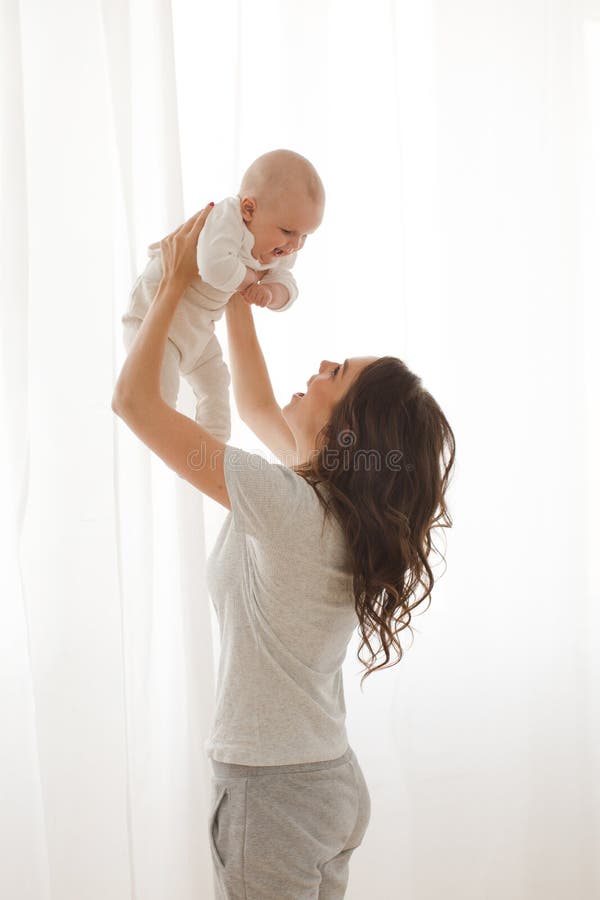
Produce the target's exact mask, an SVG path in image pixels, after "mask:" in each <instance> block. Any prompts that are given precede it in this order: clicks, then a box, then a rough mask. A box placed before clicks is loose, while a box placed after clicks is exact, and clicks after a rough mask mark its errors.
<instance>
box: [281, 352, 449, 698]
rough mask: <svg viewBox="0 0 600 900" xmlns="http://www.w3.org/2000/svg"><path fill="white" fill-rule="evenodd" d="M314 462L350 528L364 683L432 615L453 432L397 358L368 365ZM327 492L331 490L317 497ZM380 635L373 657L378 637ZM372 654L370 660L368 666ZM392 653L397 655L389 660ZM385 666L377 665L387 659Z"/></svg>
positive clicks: (327, 500)
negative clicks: (419, 616)
mask: <svg viewBox="0 0 600 900" xmlns="http://www.w3.org/2000/svg"><path fill="white" fill-rule="evenodd" d="M317 444H318V449H317V450H315V451H314V453H313V455H312V457H311V459H310V460H309V461H307V462H305V463H303V464H300V465H298V466H295V467H294V471H295V472H297V473H298V474H299V475H301V476H302V477H303V478H305V479H306V480H307V481H308V482H309V483H310V484H311V485H312V486H313V488H314V489H315V492H316V493H317V496H318V497H319V500H320V502H321V504H322V506H323V508H324V510H325V516H326V517H327V516H329V515H331V514H333V515H334V517H335V518H336V519H337V521H338V522H339V523H340V525H341V526H342V529H343V531H344V534H345V537H346V544H347V547H348V550H349V565H350V568H351V571H352V576H353V582H352V584H353V592H354V599H355V609H356V613H357V616H358V619H359V622H360V630H361V635H362V643H361V645H360V647H359V650H358V660H359V662H360V663H362V664H363V665H364V666H365V667H366V671H365V672H364V674H363V676H362V678H361V681H360V685H361V690H362V684H363V681H364V679H365V678H367V677H368V676H369V675H372V674H373V673H374V672H375V671H376V670H377V669H382V668H391V667H392V666H394V665H396V664H397V663H399V662H400V660H401V659H402V655H403V650H402V646H401V644H400V640H399V638H398V636H399V634H400V632H402V631H403V630H404V629H405V628H408V629H409V630H410V633H411V636H413V630H412V626H411V614H412V611H413V610H414V609H415V608H416V607H417V606H419V605H420V604H421V603H423V602H424V601H427V606H426V607H425V608H424V609H423V610H422V611H423V612H424V611H425V610H426V609H428V608H429V605H430V603H431V591H432V588H433V584H434V576H433V572H432V569H431V566H430V563H429V556H430V554H431V552H432V549H433V551H434V552H435V553H437V554H438V555H439V556H441V558H442V559H443V560H444V563H445V557H444V556H443V554H441V553H440V552H439V550H438V548H437V547H436V546H435V544H434V543H433V540H432V532H433V531H434V529H435V528H451V527H452V519H451V517H450V515H449V512H448V508H447V506H446V501H445V496H444V495H445V492H446V489H447V487H448V482H449V479H450V475H451V471H452V468H453V466H454V458H455V441H454V433H453V431H452V429H451V427H450V425H449V423H448V421H447V419H446V417H445V415H444V413H443V412H442V410H441V409H440V407H439V405H438V404H437V403H436V401H435V400H434V399H433V397H432V396H431V394H430V393H429V392H428V391H426V390H425V388H424V387H423V386H422V383H421V379H420V378H419V377H418V376H417V375H415V374H414V373H413V372H411V371H410V369H409V368H408V367H407V366H406V365H405V363H403V362H402V360H400V359H397V358H396V357H394V356H382V357H380V358H379V359H377V361H376V362H373V363H370V364H369V365H367V366H366V367H365V368H364V369H363V370H362V371H361V373H360V374H359V375H358V377H357V378H356V380H355V381H354V383H353V384H352V385H351V387H350V388H349V389H348V391H347V392H346V394H345V395H344V397H343V398H342V399H341V400H340V401H339V403H338V404H337V406H336V407H335V409H334V410H333V413H332V415H331V418H330V420H329V422H328V423H327V425H326V426H325V427H324V428H323V429H322V431H321V432H320V434H319V435H318V438H317ZM316 485H325V486H326V490H325V491H321V490H317V488H316ZM374 633H377V636H378V639H379V646H377V648H376V651H375V652H374V650H373V647H372V646H371V642H370V640H369V638H370V637H371V636H372V635H373V634H374ZM365 646H366V647H367V648H368V650H369V652H370V654H371V657H370V659H363V658H362V656H361V651H362V650H363V648H364V647H365ZM390 648H394V649H395V650H396V652H397V657H396V659H394V660H393V661H392V662H391V663H390ZM381 652H383V654H384V657H385V658H384V659H383V660H382V661H381V662H380V663H379V665H376V666H375V665H373V664H374V663H375V661H376V660H377V657H378V656H379V654H380V653H381Z"/></svg>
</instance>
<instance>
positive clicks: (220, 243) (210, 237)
mask: <svg viewBox="0 0 600 900" xmlns="http://www.w3.org/2000/svg"><path fill="white" fill-rule="evenodd" d="M242 237H243V233H242V231H241V226H240V225H239V223H237V222H235V221H232V220H231V218H230V217H229V216H228V215H227V210H224V209H223V208H222V207H219V206H216V207H215V208H214V209H213V211H212V212H211V214H210V216H209V217H208V219H207V220H206V223H205V225H204V228H203V229H202V231H201V232H200V237H199V238H198V247H197V252H196V255H197V262H198V271H199V273H200V277H201V278H202V280H203V281H206V282H207V283H208V284H212V286H213V287H215V288H217V289H218V290H220V291H225V292H226V293H228V294H233V292H234V291H238V290H239V291H243V290H244V289H245V288H247V287H248V286H249V285H251V284H255V283H256V281H257V279H258V275H257V273H256V272H255V271H254V269H250V268H248V267H247V266H245V265H244V263H243V262H242V261H241V259H240V258H239V255H240V249H241V246H242Z"/></svg>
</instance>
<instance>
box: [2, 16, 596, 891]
mask: <svg viewBox="0 0 600 900" xmlns="http://www.w3.org/2000/svg"><path fill="white" fill-rule="evenodd" d="M0 10H1V12H0V15H1V19H0V59H1V61H2V62H1V66H2V69H1V77H0V90H1V95H0V97H1V107H0V111H1V119H0V188H1V196H0V227H1V229H2V232H1V242H0V246H1V259H2V270H1V275H2V279H1V280H2V309H1V325H2V344H1V348H2V369H1V375H2V382H1V391H0V402H1V404H2V406H1V409H0V414H1V425H0V478H1V479H2V481H1V487H2V502H1V505H0V526H1V527H2V540H1V547H2V560H1V566H0V572H1V574H0V579H1V583H0V588H1V606H0V616H1V618H0V661H1V662H0V673H1V681H0V703H1V707H0V713H1V722H2V738H1V740H0V791H1V793H0V797H1V800H2V802H1V804H0V809H1V812H0V893H1V894H2V896H4V897H7V898H11V900H83V898H85V900H108V898H110V900H130V898H131V900H192V898H194V900H196V898H199V897H202V898H204V897H210V896H211V894H210V892H211V890H212V882H211V878H212V876H211V869H210V866H211V863H210V855H209V849H208V838H207V834H206V821H207V817H208V806H207V803H208V799H207V797H208V794H207V786H208V765H207V761H206V759H205V758H204V756H203V752H202V744H203V741H204V740H205V738H206V736H207V735H208V730H209V727H210V721H211V717H212V712H213V693H214V673H215V666H216V660H217V654H218V642H217V633H216V628H215V620H214V615H213V612H212V610H211V608H210V603H209V598H208V596H207V593H206V589H205V585H204V580H203V579H204V559H205V555H206V552H207V550H208V549H210V546H211V544H212V541H213V540H214V536H215V534H216V530H217V529H218V527H219V526H220V523H221V522H222V518H223V512H224V511H223V510H222V509H221V508H218V507H216V505H215V504H213V503H212V502H211V501H205V502H203V500H202V497H201V495H199V494H198V493H197V492H194V491H193V490H192V489H191V488H189V486H188V485H186V484H185V483H183V482H180V481H179V479H177V477H176V476H175V475H174V474H173V473H171V472H170V470H168V469H167V468H166V467H165V466H164V465H163V464H162V463H161V462H160V461H158V460H156V459H151V458H150V455H149V453H148V451H147V450H146V449H145V448H144V447H143V446H142V445H141V444H140V443H139V442H138V441H137V440H136V439H135V438H134V437H133V436H132V435H131V433H130V432H128V430H127V428H126V426H124V425H123V424H122V423H121V422H120V421H118V420H117V419H116V417H115V416H114V415H113V413H112V411H111V408H110V399H111V394H112V388H113V385H114V381H115V379H116V375H117V373H118V370H119V367H120V365H121V363H122V361H123V358H124V348H123V345H122V338H121V327H120V316H121V314H122V312H123V311H124V308H125V305H126V300H127V294H128V291H129V288H130V286H131V283H132V282H133V280H134V277H135V275H136V274H137V273H138V272H139V271H140V269H141V267H142V266H143V265H144V260H145V248H146V245H147V244H148V243H150V242H151V241H153V240H158V239H160V238H161V237H162V236H164V235H165V234H166V233H167V232H168V231H170V230H171V229H173V228H174V227H176V226H177V225H178V224H180V222H181V221H183V219H184V217H188V216H190V215H191V214H192V213H193V212H195V211H196V210H197V209H199V208H201V207H202V206H203V205H205V203H207V202H208V201H209V200H214V201H217V200H219V199H221V198H222V197H223V196H225V195H228V194H232V193H235V192H236V191H237V189H238V186H239V180H240V176H241V174H242V172H243V170H244V169H245V168H246V166H247V165H248V164H249V163H250V162H251V161H252V159H254V158H255V157H256V156H257V155H258V154H260V153H262V152H264V151H266V150H269V149H273V148H275V147H281V146H282V147H290V148H293V149H295V150H297V151H299V152H301V153H303V154H305V155H306V156H308V157H309V158H310V159H311V160H312V161H313V162H314V163H315V165H316V166H317V168H318V169H319V171H320V173H321V175H322V177H323V180H324V182H325V185H326V190H327V210H326V216H325V220H324V223H323V226H322V227H321V228H320V229H319V231H318V232H317V233H316V234H315V235H314V236H313V237H311V238H310V239H309V240H308V241H307V244H306V247H305V249H304V250H303V252H302V254H301V258H300V261H299V263H298V268H297V277H298V281H299V284H300V289H301V296H300V298H299V300H298V301H297V303H296V304H295V305H294V307H293V308H292V309H291V310H290V311H289V312H288V313H286V314H282V315H281V316H275V315H273V314H272V313H269V312H268V311H265V310H259V309H256V310H255V320H256V322H257V327H258V330H259V335H260V337H261V341H262V344H263V348H264V352H265V355H266V358H267V361H268V363H269V366H270V370H271V373H272V378H273V382H274V385H275V390H276V394H277V397H278V399H279V400H280V402H281V403H286V402H287V401H288V400H289V398H290V395H291V393H292V392H293V391H296V390H302V389H303V387H304V385H305V383H306V381H307V380H308V378H310V376H311V375H313V374H314V373H316V372H317V371H318V366H319V362H320V360H321V359H322V358H326V359H333V360H335V359H344V358H345V357H347V356H353V355H367V354H368V355H370V354H380V355H383V354H388V353H389V354H393V355H396V356H399V357H400V358H402V359H403V360H405V361H406V363H407V364H408V365H409V367H410V368H412V369H413V370H414V371H415V372H416V373H417V374H419V375H420V376H421V377H422V379H423V382H424V385H425V386H426V387H427V388H428V389H429V390H430V391H431V393H432V394H433V395H434V396H435V397H436V399H437V400H438V402H439V403H440V405H441V406H442V408H443V410H444V412H445V413H446V415H447V417H448V419H449V420H450V423H451V425H452V427H453V429H454V432H455V435H456V441H457V466H456V474H455V477H454V481H453V484H452V487H451V490H450V493H449V497H448V499H449V502H450V510H451V514H452V517H453V520H454V527H453V529H452V530H451V531H450V532H447V533H446V535H447V541H446V543H447V547H446V551H445V552H446V559H447V569H446V571H445V573H444V574H443V575H442V577H441V579H440V581H439V583H438V584H437V586H436V587H435V589H434V592H433V598H432V606H431V608H430V609H429V610H428V611H427V612H426V613H425V614H424V615H423V617H422V618H419V617H417V618H416V619H415V620H414V623H415V626H416V629H417V632H416V635H415V640H414V643H413V645H412V646H411V648H410V649H409V650H408V652H407V653H406V656H405V657H404V659H403V660H402V662H401V664H400V665H399V666H397V667H396V668H393V669H390V670H389V671H385V672H379V673H376V674H375V675H374V676H372V677H371V678H369V679H367V681H366V682H365V685H364V691H363V693H362V694H361V693H360V691H359V687H358V683H359V676H360V673H361V671H362V668H361V666H360V665H359V664H358V661H357V659H356V651H357V648H358V635H356V640H355V642H354V643H353V644H351V645H350V648H349V651H348V656H347V660H346V664H345V671H344V675H345V684H346V702H347V709H348V731H349V736H350V741H351V744H352V746H353V748H354V750H355V752H356V754H357V756H358V758H359V760H360V762H361V765H362V767H363V770H364V772H365V776H366V778H367V781H368V784H369V788H370V791H371V796H372V818H371V824H370V827H369V830H368V832H367V835H366V838H365V840H364V843H363V845H362V847H361V848H360V849H359V850H358V851H357V852H356V853H355V854H354V857H353V859H352V863H351V873H350V885H349V889H348V892H347V897H348V898H349V900H364V898H369V900H390V898H398V900H439V898H441V897H444V898H448V900H482V898H485V900H506V898H510V900H573V898H578V900H579V898H581V900H588V898H590V900H591V898H592V897H594V896H597V895H598V893H599V892H600V871H599V868H598V862H597V858H598V857H597V855H594V850H595V849H597V847H598V844H599V841H600V818H599V812H598V810H599V807H598V802H599V793H600V786H599V774H600V772H599V769H600V761H599V754H598V751H599V743H600V742H599V730H600V721H599V714H598V709H599V706H598V701H599V699H600V698H599V696H598V694H599V690H598V685H599V684H600V663H599V662H598V660H599V659H600V654H599V650H600V646H599V638H598V633H599V626H600V615H599V612H598V607H599V601H600V596H599V594H600V577H599V570H598V552H597V547H598V537H599V534H598V524H597V509H598V503H599V500H600V485H599V478H598V473H597V468H596V464H594V459H598V449H599V421H598V412H597V410H598V400H597V395H598V387H599V383H600V379H599V362H598V352H597V346H598V333H599V329H598V325H599V322H598V291H599V288H600V272H599V266H598V245H599V239H600V219H599V175H600V5H599V4H598V3H597V2H577V0H571V2H567V0H519V2H516V0H454V2H448V0H418V2H415V0H396V2H394V0H391V2H383V0H380V2H379V0H378V2H370V3H359V2H354V0H351V2H348V0H346V2H335V0H329V2H324V0H303V2H302V3H299V2H297V3H296V2H292V0H279V2H275V0H272V2H265V0H248V2H233V0H220V2H219V3H216V2H211V3H208V2H191V0H173V3H172V4H169V3H168V2H167V0H145V2H142V0H130V2H126V0H103V2H100V0H77V2H75V0H56V2H53V3H52V4H48V3H44V2H42V0H21V2H17V0H3V2H2V4H1V5H0ZM218 336H219V337H220V339H221V340H222V342H223V344H224V346H225V347H226V333H225V323H224V321H223V322H222V323H221V326H220V330H219V331H218ZM180 408H181V409H182V410H184V411H188V412H191V408H192V407H191V397H190V394H189V391H188V390H187V385H184V387H183V389H182V393H181V396H180ZM231 442H232V443H234V444H236V445H239V446H243V447H245V448H246V449H249V450H264V448H262V447H261V445H260V444H259V443H258V441H257V440H256V438H254V436H253V435H252V434H251V433H250V432H249V431H248V430H247V429H246V428H244V427H243V426H242V424H241V423H240V422H239V421H238V420H236V421H235V422H234V429H233V434H232V440H231ZM265 453H266V451H265ZM436 571H437V572H438V574H441V573H442V571H443V566H439V567H438V569H437V570H436ZM407 643H408V642H407Z"/></svg>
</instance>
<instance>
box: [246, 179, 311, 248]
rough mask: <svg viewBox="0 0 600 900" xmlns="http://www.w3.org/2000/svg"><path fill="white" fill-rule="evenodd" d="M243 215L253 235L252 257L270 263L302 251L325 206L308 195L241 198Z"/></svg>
mask: <svg viewBox="0 0 600 900" xmlns="http://www.w3.org/2000/svg"><path fill="white" fill-rule="evenodd" d="M241 211H242V217H243V219H244V222H245V224H246V226H247V228H248V229H249V230H250V231H251V232H252V234H253V235H254V247H253V248H252V256H253V257H254V258H255V259H257V260H258V261H259V262H260V263H262V264H263V265H268V264H269V263H272V262H274V261H275V260H277V259H279V258H281V257H282V256H289V255H290V253H294V252H295V251H296V250H301V249H302V247H303V246H304V242H305V240H306V238H307V236H308V235H309V234H312V233H313V231H316V230H317V228H318V227H319V225H320V224H321V220H322V218H323V206H322V204H320V203H315V202H313V201H312V200H310V199H309V198H308V197H306V195H305V194H298V195H294V194H291V193H288V194H286V195H285V197H283V198H281V199H279V200H272V201H270V202H269V201H268V200H263V201H260V200H257V199H256V198H247V197H242V199H241Z"/></svg>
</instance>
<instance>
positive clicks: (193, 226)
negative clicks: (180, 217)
mask: <svg viewBox="0 0 600 900" xmlns="http://www.w3.org/2000/svg"><path fill="white" fill-rule="evenodd" d="M214 205H215V204H214V203H209V204H208V206H205V207H204V209H201V210H200V212H197V213H194V215H193V216H191V217H190V218H189V219H187V221H185V222H184V223H183V225H180V226H179V228H176V229H175V231H172V232H171V233H170V234H168V235H167V236H166V237H164V238H163V239H162V240H161V241H156V243H154V244H150V245H149V247H148V249H149V250H154V249H157V248H158V247H160V246H161V245H162V244H163V243H164V242H165V241H169V240H171V239H172V238H175V237H187V236H188V235H194V233H197V234H200V232H201V231H202V228H203V227H204V223H205V222H206V219H207V217H208V214H209V213H210V211H211V209H212V208H213V206H214Z"/></svg>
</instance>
